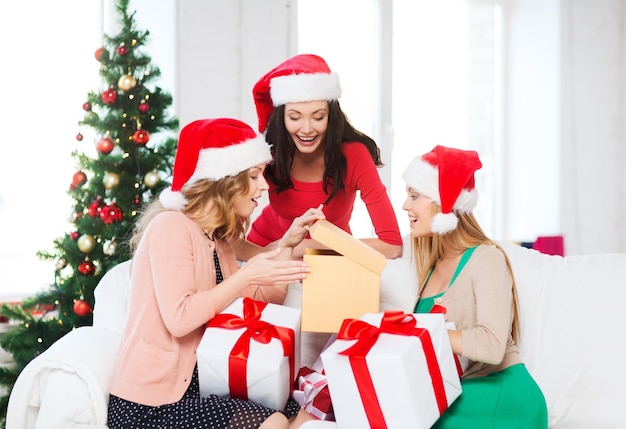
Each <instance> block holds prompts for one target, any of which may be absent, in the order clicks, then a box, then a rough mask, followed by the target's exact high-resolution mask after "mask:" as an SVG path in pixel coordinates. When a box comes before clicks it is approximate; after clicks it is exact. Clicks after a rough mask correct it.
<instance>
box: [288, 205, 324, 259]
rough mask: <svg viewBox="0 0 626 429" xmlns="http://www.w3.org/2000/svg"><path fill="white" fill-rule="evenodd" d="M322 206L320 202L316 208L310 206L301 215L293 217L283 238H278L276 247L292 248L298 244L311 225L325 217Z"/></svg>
mask: <svg viewBox="0 0 626 429" xmlns="http://www.w3.org/2000/svg"><path fill="white" fill-rule="evenodd" d="M323 207H324V205H323V204H320V205H319V206H318V207H317V208H310V209H308V210H307V211H306V212H304V214H303V215H302V216H299V217H297V218H295V219H294V220H293V222H292V223H291V226H290V227H289V229H288V230H287V231H286V232H285V234H284V235H283V238H281V239H280V241H279V243H278V247H280V248H291V249H293V248H294V247H296V246H297V245H298V244H300V242H302V240H304V238H305V237H306V235H307V234H308V232H309V228H310V227H311V225H313V224H314V223H315V222H317V221H318V220H320V219H326V216H325V215H324V212H322V208H323Z"/></svg>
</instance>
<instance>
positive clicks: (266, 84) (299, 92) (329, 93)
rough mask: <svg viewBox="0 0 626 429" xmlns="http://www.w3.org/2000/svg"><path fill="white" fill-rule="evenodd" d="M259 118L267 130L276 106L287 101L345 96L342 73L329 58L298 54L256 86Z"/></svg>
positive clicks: (260, 123) (253, 91)
mask: <svg viewBox="0 0 626 429" xmlns="http://www.w3.org/2000/svg"><path fill="white" fill-rule="evenodd" d="M252 95H253V97H254V104H255V106H256V111H257V117H258V119H259V132H261V133H263V132H265V129H266V128H267V122H268V121H269V119H270V115H271V114H272V111H273V110H274V107H276V106H280V105H283V104H286V103H299V102H304V101H314V100H327V101H331V100H337V99H339V97H341V85H340V83H339V75H338V74H337V73H333V72H331V71H330V68H329V67H328V64H326V61H325V60H324V59H323V58H322V57H320V56H318V55H313V54H300V55H295V56H293V57H291V58H289V59H287V60H285V61H284V62H282V63H280V64H279V65H277V66H276V67H274V68H273V69H272V70H270V71H269V72H267V73H266V74H265V75H264V76H263V77H262V78H261V79H259V80H258V82H257V83H256V84H255V85H254V88H252Z"/></svg>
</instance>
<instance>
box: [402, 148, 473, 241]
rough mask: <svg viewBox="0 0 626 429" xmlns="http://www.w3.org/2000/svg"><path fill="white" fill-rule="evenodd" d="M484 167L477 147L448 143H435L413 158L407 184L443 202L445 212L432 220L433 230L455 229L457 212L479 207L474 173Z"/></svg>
mask: <svg viewBox="0 0 626 429" xmlns="http://www.w3.org/2000/svg"><path fill="white" fill-rule="evenodd" d="M481 167H482V163H481V162H480V159H479V158H478V153H477V152H476V151H473V150H462V149H455V148H451V147H445V146H435V148H434V149H433V150H432V151H430V152H428V153H427V154H425V155H422V156H418V157H416V158H414V159H413V160H412V161H411V162H410V164H409V166H408V167H407V169H406V171H405V172H404V174H403V175H402V178H403V179H404V181H405V182H406V184H407V186H409V187H410V188H413V189H414V190H415V191H417V192H419V193H420V194H423V195H426V196H427V197H429V198H430V199H431V200H433V201H434V202H435V203H437V204H438V205H440V206H441V213H437V214H436V215H435V217H434V218H433V220H432V224H431V230H432V232H433V233H435V234H445V233H447V232H450V231H452V230H454V229H455V228H456V226H457V224H458V222H459V218H458V217H457V216H456V214H454V212H455V211H456V212H460V213H467V212H471V211H472V210H473V209H474V207H476V203H477V202H478V191H477V190H476V188H475V187H474V173H475V172H476V170H478V169H480V168H481Z"/></svg>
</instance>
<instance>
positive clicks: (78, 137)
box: [76, 133, 83, 142]
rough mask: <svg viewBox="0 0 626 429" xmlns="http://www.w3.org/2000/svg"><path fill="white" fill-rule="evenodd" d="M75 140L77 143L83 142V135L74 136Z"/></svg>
mask: <svg viewBox="0 0 626 429" xmlns="http://www.w3.org/2000/svg"><path fill="white" fill-rule="evenodd" d="M76 140H78V141H79V142H82V141H83V135H82V134H81V133H78V134H76Z"/></svg>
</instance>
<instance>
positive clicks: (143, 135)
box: [133, 130, 150, 146]
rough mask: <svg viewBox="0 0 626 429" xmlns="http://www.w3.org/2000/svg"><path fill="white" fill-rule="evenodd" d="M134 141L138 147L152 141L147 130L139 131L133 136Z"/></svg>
mask: <svg viewBox="0 0 626 429" xmlns="http://www.w3.org/2000/svg"><path fill="white" fill-rule="evenodd" d="M133 141H134V142H135V144H136V145H137V146H143V145H145V144H146V143H148V142H149V141H150V134H149V133H148V132H147V131H146V130H137V131H135V134H133Z"/></svg>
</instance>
